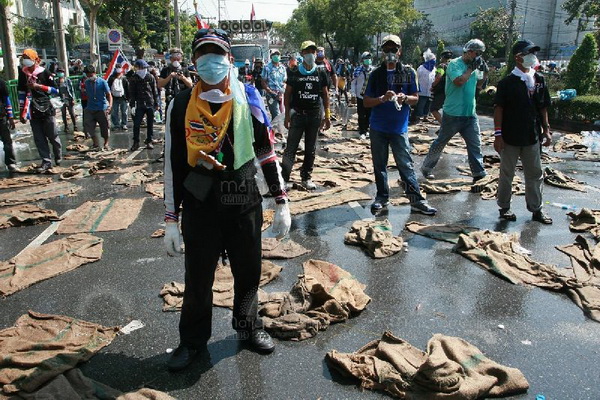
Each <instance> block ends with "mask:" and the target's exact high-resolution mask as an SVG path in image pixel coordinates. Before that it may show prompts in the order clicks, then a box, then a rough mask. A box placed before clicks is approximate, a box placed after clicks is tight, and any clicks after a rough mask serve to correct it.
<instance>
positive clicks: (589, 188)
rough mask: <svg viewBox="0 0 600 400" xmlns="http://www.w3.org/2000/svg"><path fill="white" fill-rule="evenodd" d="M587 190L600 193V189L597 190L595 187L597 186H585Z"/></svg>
mask: <svg viewBox="0 0 600 400" xmlns="http://www.w3.org/2000/svg"><path fill="white" fill-rule="evenodd" d="M585 188H586V189H587V190H591V191H592V192H597V193H600V189H598V188H597V187H595V186H590V185H586V186H585Z"/></svg>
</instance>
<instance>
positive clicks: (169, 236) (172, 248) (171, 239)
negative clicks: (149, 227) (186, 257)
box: [164, 222, 183, 257]
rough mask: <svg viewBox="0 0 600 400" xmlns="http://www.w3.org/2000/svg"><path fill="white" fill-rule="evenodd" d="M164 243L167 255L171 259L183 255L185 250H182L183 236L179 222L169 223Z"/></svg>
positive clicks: (166, 227)
mask: <svg viewBox="0 0 600 400" xmlns="http://www.w3.org/2000/svg"><path fill="white" fill-rule="evenodd" d="M164 242H165V247H166V248H167V254H168V255H170V256H171V257H174V256H180V255H181V254H183V250H182V249H181V234H180V233H179V224H178V223H177V222H167V224H166V226H165V239H164Z"/></svg>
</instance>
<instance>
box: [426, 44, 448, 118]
mask: <svg viewBox="0 0 600 400" xmlns="http://www.w3.org/2000/svg"><path fill="white" fill-rule="evenodd" d="M453 56H454V53H452V51H450V50H444V51H443V52H442V54H441V55H440V63H439V64H438V66H437V68H436V69H435V79H434V81H433V84H432V85H431V87H432V92H431V93H432V94H433V101H432V102H431V107H430V108H429V109H430V110H431V114H432V115H433V117H434V118H435V120H436V121H437V122H438V123H439V124H440V125H441V124H442V114H440V110H441V109H442V107H444V101H445V100H446V68H447V67H448V62H450V60H451V59H452V57H453Z"/></svg>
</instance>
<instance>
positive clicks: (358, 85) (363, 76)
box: [352, 51, 374, 140]
mask: <svg viewBox="0 0 600 400" xmlns="http://www.w3.org/2000/svg"><path fill="white" fill-rule="evenodd" d="M360 61H361V65H359V66H358V67H357V68H356V69H355V70H354V77H353V80H352V94H354V97H356V109H357V111H356V112H357V114H358V134H359V135H360V138H361V139H362V140H365V139H366V138H368V137H369V118H370V117H371V109H370V108H367V107H365V104H364V99H363V96H364V94H365V89H366V88H367V81H368V79H369V75H370V74H371V72H373V69H374V68H373V65H372V63H373V56H372V55H371V53H369V52H368V51H365V52H364V53H362V54H361V56H360Z"/></svg>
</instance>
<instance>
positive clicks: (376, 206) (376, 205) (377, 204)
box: [371, 200, 390, 211]
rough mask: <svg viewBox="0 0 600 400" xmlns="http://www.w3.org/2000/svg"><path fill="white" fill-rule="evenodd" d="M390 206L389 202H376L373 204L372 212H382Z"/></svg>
mask: <svg viewBox="0 0 600 400" xmlns="http://www.w3.org/2000/svg"><path fill="white" fill-rule="evenodd" d="M389 204H390V201H389V200H375V201H374V202H373V204H371V210H373V211H379V210H382V209H383V208H384V207H387V206H388V205H389Z"/></svg>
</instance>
